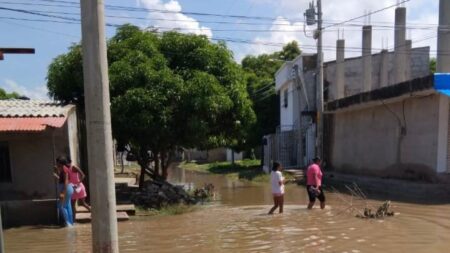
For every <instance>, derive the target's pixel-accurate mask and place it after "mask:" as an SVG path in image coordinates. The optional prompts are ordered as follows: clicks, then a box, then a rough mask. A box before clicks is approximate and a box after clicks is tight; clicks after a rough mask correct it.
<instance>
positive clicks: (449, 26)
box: [436, 0, 450, 73]
mask: <svg viewBox="0 0 450 253" xmlns="http://www.w3.org/2000/svg"><path fill="white" fill-rule="evenodd" d="M436 56H437V59H436V72H438V73H450V1H448V0H440V1H439V27H438V41H437V54H436Z"/></svg>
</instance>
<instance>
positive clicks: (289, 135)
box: [264, 54, 316, 171]
mask: <svg viewBox="0 0 450 253" xmlns="http://www.w3.org/2000/svg"><path fill="white" fill-rule="evenodd" d="M314 69H315V56H314V55H305V54H301V55H299V56H298V57H297V58H295V59H294V60H292V61H288V62H285V63H284V64H283V65H282V66H281V68H280V69H279V70H278V71H277V72H276V74H275V89H276V91H277V93H278V94H279V96H280V105H279V106H280V126H279V127H278V128H277V131H276V133H275V134H274V135H268V136H266V137H265V142H266V145H265V152H264V155H265V156H264V169H265V170H266V171H268V168H270V164H271V163H272V162H274V161H278V162H281V164H282V165H283V166H284V167H285V168H300V167H304V166H305V165H306V164H307V163H308V162H309V161H310V160H311V159H312V157H313V156H314V149H315V148H314V147H315V141H314V140H315V123H314V115H313V112H314V111H315V108H316V99H315V85H314V83H315V80H314V78H315V77H314Z"/></svg>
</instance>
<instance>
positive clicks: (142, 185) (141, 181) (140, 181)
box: [138, 161, 147, 190]
mask: <svg viewBox="0 0 450 253" xmlns="http://www.w3.org/2000/svg"><path fill="white" fill-rule="evenodd" d="M138 163H139V166H141V175H139V189H140V190H142V188H144V181H145V173H146V171H145V169H146V168H147V165H146V162H143V161H138Z"/></svg>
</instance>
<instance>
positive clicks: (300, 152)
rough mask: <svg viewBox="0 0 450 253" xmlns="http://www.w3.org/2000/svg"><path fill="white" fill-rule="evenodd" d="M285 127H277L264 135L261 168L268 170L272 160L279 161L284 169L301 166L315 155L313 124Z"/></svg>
mask: <svg viewBox="0 0 450 253" xmlns="http://www.w3.org/2000/svg"><path fill="white" fill-rule="evenodd" d="M285 129H286V128H285ZM287 129H289V128H287ZM287 129H286V130H284V131H283V128H280V127H279V128H278V129H277V131H276V133H275V134H271V135H266V136H264V160H263V162H264V164H263V169H264V170H265V171H266V172H269V171H270V168H271V165H272V163H273V162H274V161H277V162H280V163H281V164H282V165H283V167H284V168H286V169H294V168H302V167H304V166H306V165H307V164H308V163H309V162H310V161H311V159H312V158H313V157H314V155H315V152H314V147H315V125H314V124H311V125H309V126H307V127H305V128H303V129H302V128H290V130H287Z"/></svg>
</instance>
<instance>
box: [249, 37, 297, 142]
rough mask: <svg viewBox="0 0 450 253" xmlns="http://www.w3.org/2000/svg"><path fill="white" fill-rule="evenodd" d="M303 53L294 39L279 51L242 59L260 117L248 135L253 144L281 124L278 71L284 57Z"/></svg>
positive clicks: (291, 58)
mask: <svg viewBox="0 0 450 253" xmlns="http://www.w3.org/2000/svg"><path fill="white" fill-rule="evenodd" d="M300 54H301V50H300V48H299V46H298V43H297V42H296V41H292V42H290V43H288V44H286V45H285V46H284V47H283V49H282V50H281V51H279V52H274V53H272V54H261V55H258V56H246V57H245V58H244V59H243V60H242V67H243V69H244V71H245V72H246V74H245V77H246V83H247V91H248V93H249V94H250V97H251V99H252V101H253V110H254V111H255V113H256V117H257V122H256V124H255V126H254V128H253V131H252V132H251V135H250V136H249V137H248V141H249V147H255V146H258V145H260V144H261V139H262V137H263V136H264V135H266V134H270V133H273V132H274V131H275V129H276V127H277V126H278V125H279V122H280V120H279V118H280V105H279V97H278V95H277V94H276V92H275V73H276V72H277V70H278V69H279V68H280V67H281V65H282V64H283V63H284V61H289V60H293V59H295V58H296V57H297V56H298V55H300Z"/></svg>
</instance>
